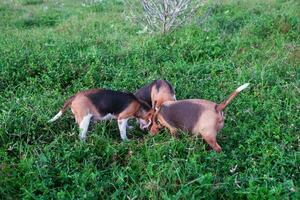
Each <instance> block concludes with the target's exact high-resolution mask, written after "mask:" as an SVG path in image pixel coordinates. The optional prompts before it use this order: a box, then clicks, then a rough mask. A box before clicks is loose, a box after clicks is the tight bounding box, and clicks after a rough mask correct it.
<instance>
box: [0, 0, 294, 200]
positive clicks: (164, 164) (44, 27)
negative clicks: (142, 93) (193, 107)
mask: <svg viewBox="0 0 300 200" xmlns="http://www.w3.org/2000/svg"><path fill="white" fill-rule="evenodd" d="M91 2H92V1H79V0H77V1H73V0H72V1H71V0H65V1H54V0H53V1H52V0H47V1H42V0H22V1H16V0H14V1H9V0H4V1H1V2H0V18H1V20H0V69H1V70H0V106H1V112H0V127H1V129H0V197H1V198H3V199H20V198H24V199H95V198H100V197H101V199H111V198H112V199H128V198H137V199H200V198H203V199H281V198H283V199H299V198H300V192H299V189H300V184H299V180H300V174H299V171H300V169H299V166H300V162H299V161H300V155H299V141H300V136H299V135H300V127H299V126H300V112H299V110H300V107H299V106H300V102H299V96H300V95H299V86H300V85H299V84H300V38H299V37H300V12H299V10H300V4H299V2H298V1H296V0H294V1H293V0H290V1H285V0H268V1H259V0H255V1H245V0H241V1H234V0H226V1H223V3H222V4H221V5H219V6H218V7H217V8H216V9H214V11H213V12H212V13H211V15H210V17H209V18H208V21H207V22H206V23H205V24H203V25H202V26H201V27H199V26H198V25H197V24H196V23H193V24H191V25H188V26H185V27H183V28H181V29H178V30H177V31H175V32H173V33H172V34H169V35H165V36H162V35H159V34H158V35H148V34H137V32H138V31H139V30H141V27H138V26H136V25H135V24H131V23H130V22H129V21H128V20H127V18H126V14H125V13H124V12H123V11H124V5H123V3H122V1H120V0H118V1H117V0H114V1H108V0H104V1H102V2H101V3H96V4H93V3H91ZM203 12H205V9H204V8H203V10H201V11H200V13H203ZM200 13H199V14H200ZM158 78H163V79H167V80H168V81H170V82H171V83H172V84H173V85H174V87H175V89H176V92H177V98H178V99H186V98H203V99H209V100H212V101H215V102H221V101H222V100H223V99H225V98H226V96H227V95H228V94H230V92H232V91H233V90H234V89H235V88H236V87H237V86H239V85H241V84H243V83H245V82H250V83H251V85H250V88H249V89H247V90H245V91H243V92H242V93H241V94H240V95H239V96H238V97H237V98H236V99H234V101H233V102H232V103H231V104H230V105H229V106H228V108H227V109H226V111H225V115H226V121H225V127H224V129H223V130H222V131H221V132H220V133H219V135H218V143H219V144H220V145H221V146H222V149H223V152H222V153H220V154H218V153H215V152H214V151H211V150H210V148H209V147H208V145H207V144H206V143H205V142H204V141H202V140H201V139H196V138H192V137H190V136H188V134H185V133H182V134H181V135H180V136H179V138H176V139H175V138H172V137H171V136H170V134H169V133H168V131H162V133H161V134H159V135H157V136H154V137H152V136H150V135H149V134H147V133H142V132H141V131H139V130H138V127H137V126H136V128H135V129H134V130H132V131H129V134H128V135H129V137H130V138H131V140H130V141H129V142H121V140H120V136H119V132H118V128H117V125H116V122H102V123H98V124H95V125H93V127H92V129H91V131H90V132H89V135H88V140H87V142H86V143H82V142H80V141H79V139H78V128H77V127H76V125H75V123H74V119H73V118H72V115H71V112H67V113H66V114H65V115H64V116H63V117H62V118H61V119H60V120H59V121H57V122H56V123H54V124H49V123H47V120H49V119H50V118H51V117H53V115H55V114H56V113H57V111H58V110H59V108H60V107H61V106H62V105H63V102H64V101H65V99H66V98H67V97H68V96H70V95H73V94H74V93H76V92H77V91H79V90H83V89H88V88H112V89H118V90H125V91H135V90H136V89H137V88H139V87H141V86H142V85H144V84H147V83H149V82H150V81H152V80H154V79H158ZM132 124H134V121H132ZM235 166H236V170H235V171H234V170H232V169H234V168H235Z"/></svg>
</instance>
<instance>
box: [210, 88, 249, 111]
mask: <svg viewBox="0 0 300 200" xmlns="http://www.w3.org/2000/svg"><path fill="white" fill-rule="evenodd" d="M248 86H249V83H245V84H244V85H241V86H240V87H238V88H237V89H236V90H235V91H234V92H232V93H231V94H230V95H229V97H228V98H227V99H226V100H225V101H223V102H222V103H220V104H219V105H217V107H216V110H217V111H219V112H220V111H222V110H224V109H225V108H226V106H227V105H228V104H229V103H230V102H231V100H232V99H233V98H234V97H236V96H237V95H238V94H239V93H240V92H241V91H242V90H244V89H246V88H247V87H248Z"/></svg>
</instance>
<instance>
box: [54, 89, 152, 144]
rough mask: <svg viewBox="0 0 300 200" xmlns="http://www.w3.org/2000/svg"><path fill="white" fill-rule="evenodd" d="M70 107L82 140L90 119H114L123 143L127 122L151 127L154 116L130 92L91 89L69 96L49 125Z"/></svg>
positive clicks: (148, 108) (147, 107)
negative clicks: (131, 121)
mask: <svg viewBox="0 0 300 200" xmlns="http://www.w3.org/2000/svg"><path fill="white" fill-rule="evenodd" d="M69 106H70V107H71V110H72V112H73V114H74V116H75V120H76V122H77V124H78V126H79V128H80V129H81V132H80V135H79V137H80V139H82V140H85V139H86V133H87V131H88V127H89V123H90V120H94V121H97V120H109V119H117V120H118V126H119V130H120V135H121V138H122V139H123V140H126V139H127V136H126V127H127V121H128V119H130V118H138V119H143V120H144V121H145V122H146V123H148V124H150V123H151V117H152V115H153V111H152V109H151V107H150V106H148V105H147V104H145V103H143V102H141V101H139V100H138V99H137V98H136V97H135V96H134V94H132V93H125V92H118V91H113V90H107V89H92V90H86V91H81V92H79V93H77V94H76V95H74V96H72V97H70V98H69V99H68V100H67V101H66V102H65V104H64V106H63V108H62V109H61V110H60V111H59V113H58V114H57V115H56V116H54V117H53V118H52V119H51V120H50V121H49V122H54V121H55V120H57V119H58V118H59V117H60V116H61V115H62V114H63V113H64V112H65V111H66V109H67V108H68V107H69Z"/></svg>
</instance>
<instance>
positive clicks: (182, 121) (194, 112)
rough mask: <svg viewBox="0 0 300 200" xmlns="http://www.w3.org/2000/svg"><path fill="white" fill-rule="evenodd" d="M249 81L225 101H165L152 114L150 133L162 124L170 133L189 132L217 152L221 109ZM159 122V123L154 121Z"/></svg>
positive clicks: (245, 85) (221, 122)
mask: <svg viewBox="0 0 300 200" xmlns="http://www.w3.org/2000/svg"><path fill="white" fill-rule="evenodd" d="M248 85H249V83H246V84H244V85H242V86H240V87H238V88H237V89H236V90H235V91H234V92H233V93H232V94H231V95H230V96H229V97H228V98H227V99H226V100H225V101H223V102H222V103H221V104H219V105H218V104H216V103H214V102H211V101H207V100H202V99H187V100H181V101H173V102H165V103H163V104H162V105H161V107H160V109H159V111H157V113H156V114H155V116H154V119H155V120H153V124H152V126H151V130H150V131H151V133H152V134H156V133H157V132H158V129H159V128H161V127H162V126H164V127H167V128H168V129H169V130H170V132H171V134H172V135H173V134H175V133H176V130H177V129H181V130H183V131H187V132H191V133H192V134H193V135H196V136H199V135H201V136H202V138H203V139H204V140H205V141H206V142H207V143H208V144H209V145H210V146H211V147H212V148H213V149H214V150H216V151H217V152H220V151H221V150H222V149H221V147H220V146H219V144H218V143H217V140H216V136H217V132H218V131H220V130H221V129H222V128H223V126H224V117H223V112H222V111H223V110H224V108H225V107H226V106H227V105H228V104H229V102H230V101H231V100H232V99H233V98H234V97H235V96H236V95H237V94H238V93H239V92H241V91H242V90H244V89H245V88H246V87H247V86H248ZM156 118H157V121H158V122H159V123H160V125H159V124H158V123H157V122H156Z"/></svg>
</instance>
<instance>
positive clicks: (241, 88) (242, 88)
mask: <svg viewBox="0 0 300 200" xmlns="http://www.w3.org/2000/svg"><path fill="white" fill-rule="evenodd" d="M249 84H250V83H245V84H244V85H241V86H240V87H238V88H237V89H236V91H237V92H241V91H242V90H244V89H246V88H247V87H248V86H249Z"/></svg>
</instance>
